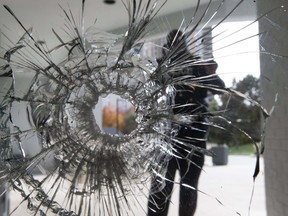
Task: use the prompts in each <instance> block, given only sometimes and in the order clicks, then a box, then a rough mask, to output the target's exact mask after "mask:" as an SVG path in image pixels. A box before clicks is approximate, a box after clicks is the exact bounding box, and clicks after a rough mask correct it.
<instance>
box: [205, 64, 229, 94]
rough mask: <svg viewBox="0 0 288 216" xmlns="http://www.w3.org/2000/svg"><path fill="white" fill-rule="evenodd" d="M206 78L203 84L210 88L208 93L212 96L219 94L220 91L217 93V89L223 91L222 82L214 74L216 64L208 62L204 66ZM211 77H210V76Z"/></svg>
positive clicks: (223, 84) (223, 85)
mask: <svg viewBox="0 0 288 216" xmlns="http://www.w3.org/2000/svg"><path fill="white" fill-rule="evenodd" d="M203 67H204V70H205V74H206V76H209V77H206V78H204V81H203V83H204V84H205V85H207V86H209V87H211V88H209V91H210V92H211V93H212V94H221V93H222V92H221V91H218V90H217V89H224V88H225V83H224V81H223V80H222V79H221V78H220V77H219V76H218V75H217V74H216V70H217V68H218V64H217V63H216V62H215V61H213V60H212V61H209V62H207V64H205V65H204V66H203ZM210 75H211V76H210Z"/></svg>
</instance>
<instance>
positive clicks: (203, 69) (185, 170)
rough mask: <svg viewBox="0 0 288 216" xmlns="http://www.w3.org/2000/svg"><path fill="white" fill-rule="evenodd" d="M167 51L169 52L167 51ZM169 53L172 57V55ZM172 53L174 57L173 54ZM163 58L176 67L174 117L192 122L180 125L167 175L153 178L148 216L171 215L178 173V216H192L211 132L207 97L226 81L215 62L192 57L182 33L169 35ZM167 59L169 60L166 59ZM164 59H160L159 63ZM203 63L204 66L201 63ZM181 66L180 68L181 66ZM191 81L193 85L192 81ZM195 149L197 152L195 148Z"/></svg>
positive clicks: (215, 92)
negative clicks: (162, 181) (178, 116)
mask: <svg viewBox="0 0 288 216" xmlns="http://www.w3.org/2000/svg"><path fill="white" fill-rule="evenodd" d="M167 50H170V51H168V52H167ZM169 53H170V54H169ZM171 53H172V54H171ZM163 55H164V57H163V58H166V60H167V58H170V63H169V65H174V66H173V69H171V70H172V71H173V73H171V74H170V76H171V77H172V83H173V80H182V81H183V82H178V81H177V82H174V83H175V84H174V87H175V88H176V96H175V98H174V105H173V113H174V115H177V114H180V115H182V116H183V115H186V116H189V118H190V119H192V122H190V123H187V124H185V123H183V122H182V123H179V124H178V123H177V122H172V124H178V128H179V130H178V133H177V134H176V135H175V139H174V140H177V141H174V142H172V146H173V154H172V155H173V156H172V157H171V159H170V160H169V162H168V167H167V172H166V176H165V179H164V182H165V184H163V183H161V180H163V178H162V179H160V178H161V177H159V176H155V177H153V178H152V182H151V190H150V195H149V201H148V216H166V215H167V214H168V209H169V204H170V198H171V193H172V190H173V185H174V178H175V174H176V171H178V172H179V174H180V177H181V180H180V196H179V198H180V200H179V216H193V215H194V213H195V210H196V206H197V188H198V180H199V177H200V173H201V171H202V167H203V165H204V154H203V152H202V151H201V149H206V139H207V134H208V133H207V132H208V124H207V116H209V113H208V111H207V105H208V104H207V102H206V100H205V99H206V97H207V93H208V91H210V92H211V93H212V94H217V93H220V91H218V90H219V89H223V88H224V87H225V84H224V82H223V81H222V80H221V79H220V78H219V77H218V76H217V75H216V74H215V73H216V69H217V63H216V62H215V61H209V62H201V60H200V59H199V58H197V57H195V56H193V55H192V54H191V53H190V52H189V50H188V48H187V45H186V42H185V36H184V35H183V33H182V32H181V31H180V30H173V31H171V32H170V33H169V34H168V35H167V44H166V45H164V50H163ZM167 56H168V57H167ZM161 61H163V59H160V60H159V61H158V62H159V64H161V63H163V62H161ZM199 62H201V63H199ZM178 65H179V67H178ZM189 81H190V82H189ZM195 147H196V148H197V149H195Z"/></svg>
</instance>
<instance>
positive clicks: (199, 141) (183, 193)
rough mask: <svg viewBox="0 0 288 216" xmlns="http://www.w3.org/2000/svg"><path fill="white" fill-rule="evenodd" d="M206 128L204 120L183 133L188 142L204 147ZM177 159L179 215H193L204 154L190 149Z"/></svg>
mask: <svg viewBox="0 0 288 216" xmlns="http://www.w3.org/2000/svg"><path fill="white" fill-rule="evenodd" d="M207 130H208V127H207V125H206V124H204V122H203V124H202V123H195V124H193V125H192V129H190V130H189V129H188V130H187V131H184V133H185V137H190V142H189V143H190V144H192V145H194V146H196V147H200V148H203V149H205V148H206V141H205V140H206V137H207ZM184 133H183V134H182V135H184ZM178 161H179V164H180V165H179V166H180V170H179V171H180V177H181V186H180V206H179V216H193V215H194V213H195V211H196V207H197V190H198V181H199V177H200V173H201V171H202V167H203V165H204V155H203V153H201V152H199V151H193V150H192V149H191V151H190V154H189V155H188V156H187V158H185V159H181V160H178ZM180 161H181V162H180Z"/></svg>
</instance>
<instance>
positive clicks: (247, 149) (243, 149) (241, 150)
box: [229, 144, 255, 155]
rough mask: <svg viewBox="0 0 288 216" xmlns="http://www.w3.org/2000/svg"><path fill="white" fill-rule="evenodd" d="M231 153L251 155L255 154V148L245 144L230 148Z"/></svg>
mask: <svg viewBox="0 0 288 216" xmlns="http://www.w3.org/2000/svg"><path fill="white" fill-rule="evenodd" d="M229 153H230V154H234V155H250V154H255V147H254V145H253V144H245V145H239V146H238V147H236V146H231V147H229Z"/></svg>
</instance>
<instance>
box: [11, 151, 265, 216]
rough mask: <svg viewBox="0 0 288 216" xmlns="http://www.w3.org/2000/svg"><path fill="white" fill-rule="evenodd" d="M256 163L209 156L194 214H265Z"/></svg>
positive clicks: (15, 199)
mask: <svg viewBox="0 0 288 216" xmlns="http://www.w3.org/2000/svg"><path fill="white" fill-rule="evenodd" d="M254 165H255V157H254V156H229V162H228V165H227V166H213V165H212V159H211V158H206V162H205V167H204V170H205V172H203V173H202V175H201V178H200V185H199V190H201V191H203V194H201V193H199V202H198V208H197V211H196V214H195V216H234V215H235V216H237V215H239V214H240V215H241V216H266V208H265V188H264V174H263V170H264V167H263V160H261V166H262V167H261V173H260V174H259V176H258V178H257V179H256V181H255V184H253V178H252V176H253V172H254ZM253 187H254V193H253V196H252V191H253ZM178 189H179V188H178V187H177V186H176V188H175V191H174V194H173V196H172V204H171V209H170V211H169V216H177V215H178V214H177V212H178V207H177V206H178V201H177V200H178V192H179V191H178ZM10 194H11V207H12V208H13V207H15V206H16V205H17V203H19V201H20V197H19V196H18V195H17V194H15V193H10ZM251 197H252V202H251V205H250V200H251ZM217 200H219V201H217ZM142 202H143V208H144V209H146V199H145V197H142ZM220 202H221V203H222V204H220ZM249 209H250V211H249ZM238 213H239V214H238ZM13 215H14V216H26V215H27V216H28V215H30V214H28V212H27V210H25V206H21V207H20V208H19V209H18V210H17V211H16V212H15V213H14V214H13ZM135 215H137V216H141V215H145V213H144V212H143V210H141V209H137V210H136V214H135ZM99 216H101V215H99ZM112 216H113V215H112Z"/></svg>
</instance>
